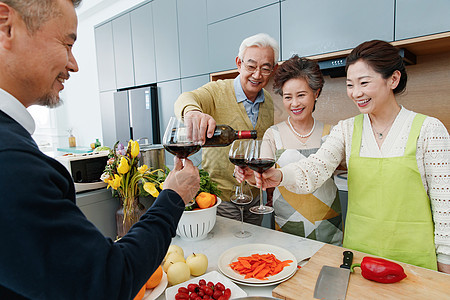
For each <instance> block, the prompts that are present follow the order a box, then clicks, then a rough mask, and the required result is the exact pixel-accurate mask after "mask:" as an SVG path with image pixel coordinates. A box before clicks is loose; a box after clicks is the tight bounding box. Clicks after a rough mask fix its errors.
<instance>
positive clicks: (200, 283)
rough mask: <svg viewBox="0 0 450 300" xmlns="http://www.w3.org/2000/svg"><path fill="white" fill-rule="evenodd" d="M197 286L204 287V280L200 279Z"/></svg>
mask: <svg viewBox="0 0 450 300" xmlns="http://www.w3.org/2000/svg"><path fill="white" fill-rule="evenodd" d="M198 285H200V286H202V285H206V280H205V279H200V280H199V281H198Z"/></svg>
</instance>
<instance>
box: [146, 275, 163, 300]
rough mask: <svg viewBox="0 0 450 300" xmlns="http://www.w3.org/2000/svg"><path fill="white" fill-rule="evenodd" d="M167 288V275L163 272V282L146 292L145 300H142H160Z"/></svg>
mask: <svg viewBox="0 0 450 300" xmlns="http://www.w3.org/2000/svg"><path fill="white" fill-rule="evenodd" d="M166 286H167V275H166V272H164V271H163V276H162V278H161V282H160V283H159V284H158V285H157V286H155V287H154V288H153V289H151V290H146V291H145V294H144V298H142V300H154V299H156V298H158V297H159V296H160V295H161V294H162V293H163V292H164V290H165V289H166Z"/></svg>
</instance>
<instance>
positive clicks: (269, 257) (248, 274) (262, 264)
mask: <svg viewBox="0 0 450 300" xmlns="http://www.w3.org/2000/svg"><path fill="white" fill-rule="evenodd" d="M290 263H292V260H285V261H281V260H279V259H277V258H276V257H275V255H274V254H271V253H267V254H258V253H256V254H252V255H250V256H245V257H238V260H237V261H234V262H232V263H230V264H229V266H230V267H231V268H232V269H233V270H235V271H236V272H238V273H239V274H241V275H244V278H245V279H248V278H256V279H260V280H267V279H268V278H267V277H268V276H273V275H275V274H278V273H280V272H281V271H282V270H283V269H284V267H286V266H289V264H290Z"/></svg>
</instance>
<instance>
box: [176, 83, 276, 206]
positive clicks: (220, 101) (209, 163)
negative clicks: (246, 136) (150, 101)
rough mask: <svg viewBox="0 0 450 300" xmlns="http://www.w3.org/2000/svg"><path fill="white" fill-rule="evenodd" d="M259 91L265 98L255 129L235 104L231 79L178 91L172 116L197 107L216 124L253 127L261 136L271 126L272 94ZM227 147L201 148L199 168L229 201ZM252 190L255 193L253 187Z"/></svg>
mask: <svg viewBox="0 0 450 300" xmlns="http://www.w3.org/2000/svg"><path fill="white" fill-rule="evenodd" d="M263 91H264V97H265V100H264V102H263V103H261V104H260V106H259V116H258V121H257V123H256V128H253V125H252V123H251V122H250V119H249V118H248V116H247V112H246V111H245V108H244V105H243V104H242V103H237V100H236V96H235V92H234V87H233V79H226V80H218V81H213V82H209V83H207V84H205V85H204V86H202V87H200V88H198V89H196V90H194V91H191V92H185V93H183V94H181V95H180V97H178V99H177V101H176V102H175V115H176V116H178V117H180V116H182V115H184V114H185V113H187V112H189V111H191V110H199V111H201V112H203V113H206V114H208V115H210V116H212V117H213V118H214V120H216V124H227V125H230V126H231V127H233V128H234V129H235V130H253V129H255V130H257V132H258V137H259V138H262V137H263V135H264V132H265V131H266V130H267V128H269V127H270V126H271V125H273V101H272V97H271V96H270V94H269V93H268V92H267V91H265V90H263ZM229 150H230V146H227V147H212V148H209V147H205V148H203V149H202V167H203V169H205V170H206V171H207V172H208V173H209V174H210V175H211V178H212V179H213V180H214V181H215V182H217V183H218V188H219V189H220V190H221V191H222V195H221V197H220V198H221V199H222V200H223V201H229V199H230V196H231V189H232V187H233V185H234V184H236V183H237V181H236V179H234V178H233V170H234V165H233V164H232V163H230V161H229V159H228V152H229ZM252 192H253V193H254V195H258V190H257V189H255V190H253V191H252Z"/></svg>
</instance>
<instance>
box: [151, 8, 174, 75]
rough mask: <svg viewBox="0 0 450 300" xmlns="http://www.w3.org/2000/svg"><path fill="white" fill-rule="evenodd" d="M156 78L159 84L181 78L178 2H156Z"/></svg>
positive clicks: (154, 17) (154, 19)
mask: <svg viewBox="0 0 450 300" xmlns="http://www.w3.org/2000/svg"><path fill="white" fill-rule="evenodd" d="M152 5H153V26H154V33H155V56H156V77H157V80H158V82H161V81H167V80H173V79H178V78H180V51H179V49H180V48H179V45H178V22H177V3H176V0H154V1H153V2H152Z"/></svg>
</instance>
